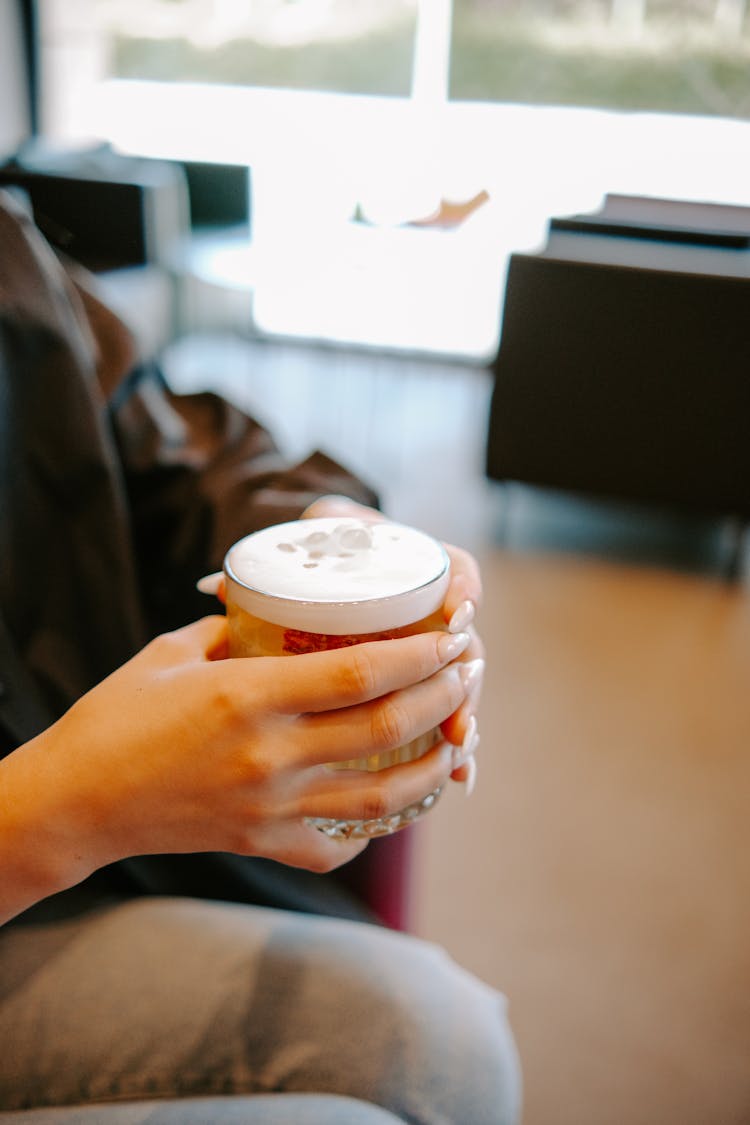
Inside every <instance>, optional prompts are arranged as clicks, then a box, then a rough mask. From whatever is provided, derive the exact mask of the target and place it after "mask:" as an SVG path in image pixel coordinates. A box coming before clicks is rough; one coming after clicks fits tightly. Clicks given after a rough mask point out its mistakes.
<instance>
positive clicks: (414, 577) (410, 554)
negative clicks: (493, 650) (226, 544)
mask: <svg viewBox="0 0 750 1125" xmlns="http://www.w3.org/2000/svg"><path fill="white" fill-rule="evenodd" d="M225 571H226V573H227V576H228V578H229V580H230V587H231V589H230V593H231V594H232V596H234V599H235V601H237V602H238V604H240V605H241V606H242V607H243V608H246V609H247V610H248V612H250V613H253V614H255V615H256V616H259V617H263V618H265V619H266V620H270V621H276V622H277V623H278V624H283V625H290V626H291V627H295V628H300V629H309V630H310V631H320V632H327V631H330V632H349V631H352V632H354V631H376V630H379V629H384V628H393V627H396V625H397V624H398V625H401V624H409V623H411V622H412V621H416V620H420V619H421V617H424V616H428V615H429V614H430V613H433V612H434V611H435V610H436V609H437V608H438V607H439V605H440V604H441V603H442V598H443V596H444V594H445V589H446V587H447V583H448V557H447V555H446V553H445V550H444V549H443V547H442V546H441V544H440V543H438V542H437V541H436V540H434V539H432V538H431V537H430V536H429V535H425V534H424V532H421V531H417V530H416V529H415V528H411V527H406V526H404V525H403V524H395V523H386V522H383V523H368V522H365V521H363V520H359V519H346V518H343V519H342V518H341V517H331V518H325V519H311V520H298V521H296V522H294V523H287V524H277V525H275V526H273V527H269V528H265V529H264V530H263V531H259V532H256V533H255V534H253V535H249V536H247V537H246V538H245V539H241V540H240V541H239V542H238V543H236V544H235V545H234V546H233V547H232V548H231V549H230V551H229V552H228V554H227V558H226V562H225ZM259 595H260V597H259ZM271 599H272V600H277V599H281V600H282V601H285V602H293V603H294V606H293V607H290V608H288V609H284V607H282V606H280V605H276V606H273V605H270V606H269V600H271ZM381 599H395V601H396V602H397V603H399V604H398V605H397V606H394V605H391V607H390V609H389V611H388V612H387V613H386V616H385V617H384V616H383V612H384V611H383V609H382V607H381V611H380V612H379V613H378V612H377V607H376V606H370V608H369V610H368V609H367V608H366V605H367V603H370V602H373V601H374V602H377V601H379V600H381ZM299 603H317V607H318V613H317V614H315V615H314V616H315V620H316V622H317V626H316V625H313V624H310V623H309V622H310V620H311V618H310V617H309V613H310V612H312V611H311V610H307V611H305V610H304V609H302V607H301V606H300V604H299ZM362 603H364V605H363V604H362ZM425 607H427V608H425ZM337 609H338V610H339V611H340V612H339V620H338V622H337V621H336V620H334V619H335V617H336V611H337ZM300 610H302V616H300V615H299V614H300ZM344 611H346V613H345V614H344ZM394 612H395V617H397V618H398V619H399V620H398V621H397V622H396V621H395V619H394ZM279 613H281V616H282V618H283V620H280V618H279ZM290 614H291V616H290ZM321 614H322V615H321ZM292 617H294V620H292ZM386 617H387V618H388V624H381V623H380V622H381V621H383V620H386ZM303 618H304V620H303ZM321 623H322V624H321Z"/></svg>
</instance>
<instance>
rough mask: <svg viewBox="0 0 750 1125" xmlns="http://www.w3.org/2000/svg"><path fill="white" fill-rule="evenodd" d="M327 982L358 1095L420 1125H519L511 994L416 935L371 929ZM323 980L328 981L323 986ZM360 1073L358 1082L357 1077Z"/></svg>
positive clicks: (343, 955)
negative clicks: (507, 997) (508, 999)
mask: <svg viewBox="0 0 750 1125" xmlns="http://www.w3.org/2000/svg"><path fill="white" fill-rule="evenodd" d="M353 948H354V947H353V946H352V945H351V943H350V944H349V945H348V948H347V950H346V951H344V950H343V949H341V948H340V949H339V950H337V954H336V955H335V956H334V958H333V961H332V964H333V965H334V966H335V979H334V980H333V981H330V980H329V982H328V984H329V986H330V987H332V988H333V989H334V990H335V993H337V994H338V1004H337V1010H338V1012H339V1015H340V1018H341V1019H343V1020H344V1021H345V1026H346V1027H347V1035H346V1039H347V1046H346V1050H347V1054H348V1062H347V1063H346V1064H345V1070H346V1073H347V1074H348V1076H349V1080H350V1081H351V1082H353V1083H360V1085H355V1086H354V1088H352V1089H350V1090H349V1091H347V1092H349V1093H352V1094H354V1096H360V1097H364V1098H366V1099H369V1100H371V1101H374V1102H376V1103H377V1104H379V1105H382V1106H385V1107H386V1108H387V1109H389V1110H390V1111H391V1112H392V1113H395V1114H396V1116H397V1117H398V1116H400V1117H403V1118H405V1119H406V1120H408V1121H413V1122H415V1123H419V1125H442V1123H445V1122H455V1121H470V1122H472V1125H516V1123H517V1121H518V1120H519V1116H520V1101H521V1096H520V1090H521V1080H520V1067H519V1062H518V1056H517V1052H516V1047H515V1043H514V1039H513V1035H512V1032H511V1029H510V1025H509V1022H508V1019H507V1012H506V1002H505V998H504V997H503V996H502V995H501V994H499V993H498V992H497V991H496V990H494V989H492V988H490V987H489V986H487V985H486V984H484V983H483V982H482V981H480V980H478V979H477V978H476V977H474V976H473V975H472V974H470V973H468V972H466V971H465V970H463V969H462V968H461V967H460V966H458V965H456V964H455V962H453V961H452V960H451V959H450V958H449V957H448V956H447V955H446V954H445V953H444V952H443V951H442V950H441V949H439V948H438V947H436V946H433V945H431V944H428V943H425V942H422V941H420V940H418V939H416V938H411V937H407V936H404V935H400V934H393V933H389V932H387V931H381V930H368V932H367V934H366V936H364V937H363V939H362V940H361V941H360V942H357V943H356V955H354V957H355V961H356V964H355V963H354V962H353V960H352V957H353ZM319 983H320V984H322V981H321V982H319ZM357 1076H359V1077H357Z"/></svg>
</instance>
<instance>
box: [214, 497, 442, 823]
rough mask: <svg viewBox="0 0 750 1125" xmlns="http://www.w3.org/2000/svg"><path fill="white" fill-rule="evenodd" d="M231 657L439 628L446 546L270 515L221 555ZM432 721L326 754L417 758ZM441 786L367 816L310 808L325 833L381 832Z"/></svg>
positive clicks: (353, 522)
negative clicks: (372, 748)
mask: <svg viewBox="0 0 750 1125" xmlns="http://www.w3.org/2000/svg"><path fill="white" fill-rule="evenodd" d="M224 574H225V577H226V606H227V619H228V625H229V652H230V655H231V656H249V657H252V656H282V655H290V654H298V653H306V652H320V651H323V650H326V649H334V648H343V647H345V646H347V645H354V644H359V643H361V642H364V641H378V640H389V639H391V638H394V637H407V636H410V635H411V634H414V633H421V632H426V631H429V630H437V629H445V628H446V625H445V622H444V620H443V615H442V613H441V607H442V605H443V601H444V599H445V594H446V591H447V589H448V583H449V580H450V560H449V558H448V555H447V554H446V551H445V549H444V548H443V546H442V545H441V544H440V543H438V542H437V540H435V539H432V538H431V537H430V536H429V535H425V534H424V532H421V531H417V530H416V529H415V528H411V527H406V526H404V525H403V524H396V523H389V522H367V521H364V520H361V519H352V518H341V517H330V518H324V519H309V520H298V521H295V522H293V523H285V524H277V525H275V526H273V527H269V528H265V529H264V530H262V531H258V532H255V533H254V534H252V535H248V536H246V537H245V538H244V539H240V540H239V542H237V543H235V544H234V546H233V547H231V548H230V549H229V551H228V552H227V555H226V558H225V560H224ZM442 737H443V736H442V734H441V732H440V729H439V727H436V728H435V729H434V730H431V731H429V732H428V733H427V734H423V735H420V737H419V738H415V739H414V740H412V741H411V742H409V743H407V744H406V745H404V746H399V747H398V748H397V749H395V750H388V751H386V752H385V753H380V754H373V755H369V756H366V757H362V758H355V759H351V760H348V761H345V762H333V763H330V768H332V769H356V770H381V769H385V768H387V767H388V766H393V765H399V764H401V763H403V762H410V761H413V760H414V759H416V758H420V757H421V756H422V755H423V754H424V753H426V752H427V750H429V749H430V748H431V747H432V746H434V745H436V743H437V742H439V741H440V740H441V739H442ZM439 796H440V789H435V790H433V791H432V792H430V793H426V794H425V796H424V797H422V798H421V800H419V801H415V802H413V803H412V804H410V805H408V806H407V807H406V808H403V809H400V810H399V811H398V812H395V813H393V814H392V815H390V816H385V817H381V818H376V819H372V820H339V819H334V818H328V817H310V818H308V823H309V824H311V825H313V826H314V827H315V828H317V829H318V830H319V831H321V832H324V833H325V834H326V835H327V836H331V837H335V838H340V839H349V838H350V837H371V836H385V835H389V834H390V833H393V832H397V831H398V830H399V829H400V828H404V827H406V826H407V825H409V824H411V823H413V822H414V821H415V820H416V819H417V818H418V817H420V816H421V815H422V814H423V813H425V812H427V810H428V809H431V808H432V807H433V805H434V804H435V802H436V801H437V799H438V797H439Z"/></svg>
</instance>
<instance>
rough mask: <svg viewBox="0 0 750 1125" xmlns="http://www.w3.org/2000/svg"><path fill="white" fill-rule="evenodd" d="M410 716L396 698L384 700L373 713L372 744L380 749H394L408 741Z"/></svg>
mask: <svg viewBox="0 0 750 1125" xmlns="http://www.w3.org/2000/svg"><path fill="white" fill-rule="evenodd" d="M409 727H410V723H409V716H408V714H407V713H406V710H405V709H404V707H403V706H402V705H401V704H400V703H398V702H397V700H396V699H395V698H393V697H392V698H390V699H386V700H384V701H383V702H382V703H380V704H379V705H378V706H377V707H376V708H375V710H374V711H373V715H372V722H371V724H370V735H371V742H372V745H373V746H374V747H375V748H376V749H378V750H392V749H395V748H396V747H397V746H401V745H402V743H404V742H408V734H409Z"/></svg>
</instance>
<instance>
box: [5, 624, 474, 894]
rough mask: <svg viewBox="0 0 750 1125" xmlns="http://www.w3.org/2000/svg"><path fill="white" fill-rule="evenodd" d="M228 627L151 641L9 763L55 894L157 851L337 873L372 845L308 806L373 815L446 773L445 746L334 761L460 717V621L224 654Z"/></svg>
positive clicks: (16, 821) (10, 783) (19, 804)
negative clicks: (313, 648)
mask: <svg viewBox="0 0 750 1125" xmlns="http://www.w3.org/2000/svg"><path fill="white" fill-rule="evenodd" d="M226 630H227V626H226V619H225V618H224V617H207V618H204V619H202V620H201V621H197V622H195V623H194V624H192V625H188V626H186V627H185V628H182V629H179V630H176V631H175V632H173V633H169V634H165V635H163V636H161V637H158V638H157V639H156V640H154V641H152V642H151V644H149V645H148V646H147V647H146V648H144V649H143V650H142V651H141V652H140V653H138V654H137V655H136V656H135V657H133V659H132V660H130V661H129V662H128V663H127V664H125V665H123V666H122V667H121V668H119V669H118V670H117V671H116V672H114V673H113V674H112V675H111V676H109V677H108V678H107V679H106V680H104V681H103V682H102V683H101V684H99V685H98V686H97V687H95V688H94V689H93V690H91V691H90V692H88V693H87V694H86V695H85V696H84V697H83V698H82V699H80V700H79V701H78V702H77V703H76V704H75V705H74V706H73V707H72V708H71V709H70V710H69V711H68V712H67V713H66V714H65V715H64V716H63V717H62V718H61V719H60V720H59V721H58V722H57V723H55V724H54V725H53V726H52V727H50V728H49V729H48V730H47V731H45V732H43V733H42V734H41V735H39V736H38V738H36V739H34V740H33V741H32V742H30V743H27V744H26V745H25V746H23V747H21V748H19V749H18V750H17V751H15V752H14V753H13V754H11V755H10V756H9V757H8V758H6V759H5V760H4V761H3V762H2V763H0V785H4V791H5V794H6V798H8V797H10V798H12V802H13V809H14V815H13V817H12V818H11V819H12V824H11V831H12V830H13V826H15V831H16V833H17V834H18V833H20V835H17V838H16V843H18V844H20V845H21V846H24V845H25V846H26V848H30V849H31V856H30V858H29V862H30V863H31V864H32V867H33V866H34V862H36V876H37V877H38V879H40V880H41V881H42V883H43V884H45V885H48V884H54V886H51V887H48V889H46V890H45V892H44V893H47V894H48V893H51V890H58V889H62V887H64V886H68V885H71V884H72V883H75V882H77V881H79V880H80V879H81V878H84V877H85V876H86V875H87V874H89V873H90V872H91V871H93V870H95V869H96V868H97V867H100V866H103V865H104V864H106V863H109V862H112V861H114V860H117V859H121V858H124V857H126V856H132V855H139V854H150V853H163V852H194V851H232V852H237V853H241V854H246V855H258V856H266V857H268V858H271V859H275V860H279V861H281V862H283V863H287V864H291V865H293V866H299V867H306V868H308V869H310V870H314V871H321V872H322V871H328V870H331V869H333V868H335V867H337V866H339V865H340V864H342V863H344V862H346V861H347V860H349V859H351V858H352V857H353V856H354V855H355V854H356V853H357V852H359V851H361V850H362V848H363V847H364V846H365V843H364V842H363V841H359V840H358V841H340V840H330V839H328V838H327V837H326V836H324V835H323V834H322V833H320V832H318V831H317V830H316V829H314V828H312V827H310V826H309V825H307V824H306V823H305V818H306V817H311V816H322V817H335V818H346V819H369V818H372V817H380V816H383V815H387V814H389V813H394V812H396V811H398V810H399V809H400V808H402V807H404V806H405V805H408V804H410V803H411V802H412V801H416V800H418V799H419V798H420V797H422V796H424V794H425V793H428V792H430V791H431V790H433V789H435V788H437V787H438V786H441V785H444V784H445V783H446V781H447V779H448V777H449V776H450V773H451V747H450V746H449V745H448V744H447V743H442V744H440V745H438V746H436V747H435V748H434V749H433V750H431V751H429V753H427V754H426V755H424V757H422V758H421V759H419V760H418V761H415V762H411V763H409V764H406V765H400V766H396V767H393V768H391V769H386V770H381V771H378V772H369V773H368V772H365V771H355V770H333V769H331V768H330V767H329V766H328V765H327V764H326V763H330V762H335V761H344V760H346V759H350V758H359V757H364V756H366V755H369V754H373V753H378V752H381V751H384V750H387V749H391V748H395V747H396V746H398V745H400V744H402V743H405V742H408V741H410V740H411V739H412V738H415V737H416V736H418V735H419V734H422V733H424V732H426V731H429V730H430V729H432V728H433V727H435V726H437V725H439V724H440V723H442V722H444V721H445V720H446V719H447V718H448V717H449V716H450V715H452V714H454V713H455V712H456V710H457V708H459V707H460V705H461V703H462V702H463V700H464V698H465V694H466V691H465V688H464V686H463V680H462V676H461V672H460V663H459V664H451V662H452V661H453V660H455V658H456V657H457V656H458V655H460V653H461V651H462V650H463V649H464V648H465V647H466V646H467V645H468V644H469V637H468V635H467V634H459V635H458V636H453V635H451V634H450V633H444V632H436V633H426V634H420V635H417V636H413V637H405V638H402V639H398V640H390V641H377V642H374V643H369V644H361V645H355V646H352V647H351V648H341V649H334V650H332V651H328V652H316V653H309V654H304V655H294V656H272V657H254V658H252V659H247V658H245V659H242V658H240V659H229V658H227V657H226V644H227V633H226ZM7 833H8V825H7V824H6V826H5V832H4V833H0V847H2V850H3V851H4V852H5V851H6V848H5V846H4V844H3V840H5V841H6V842H7V840H8V835H7ZM25 854H27V856H28V852H27V853H25ZM45 864H49V865H50V866H49V868H47V867H46V866H45ZM1 884H2V876H0V885H1ZM37 897H42V895H41V894H38V895H37ZM0 914H2V910H1V909H0Z"/></svg>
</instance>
